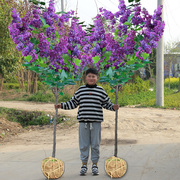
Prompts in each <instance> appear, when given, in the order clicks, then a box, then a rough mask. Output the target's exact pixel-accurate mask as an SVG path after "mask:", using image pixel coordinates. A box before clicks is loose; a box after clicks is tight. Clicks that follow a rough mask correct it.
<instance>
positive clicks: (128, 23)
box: [124, 22, 132, 26]
mask: <svg viewBox="0 0 180 180" xmlns="http://www.w3.org/2000/svg"><path fill="white" fill-rule="evenodd" d="M124 24H125V25H127V26H131V25H132V24H131V23H130V22H125V23H124Z"/></svg>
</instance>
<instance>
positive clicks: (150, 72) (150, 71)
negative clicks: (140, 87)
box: [148, 64, 152, 78]
mask: <svg viewBox="0 0 180 180" xmlns="http://www.w3.org/2000/svg"><path fill="white" fill-rule="evenodd" d="M148 68H149V78H152V70H151V66H150V64H148Z"/></svg>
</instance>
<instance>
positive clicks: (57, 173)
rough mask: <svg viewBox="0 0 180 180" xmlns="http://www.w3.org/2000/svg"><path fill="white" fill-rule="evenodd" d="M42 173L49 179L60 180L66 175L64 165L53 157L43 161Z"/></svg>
mask: <svg viewBox="0 0 180 180" xmlns="http://www.w3.org/2000/svg"><path fill="white" fill-rule="evenodd" d="M42 172H43V174H44V176H45V177H46V178H48V179H58V178H60V177H61V176H62V175H63V173H64V163H63V161H61V160H59V159H56V158H53V157H48V158H45V159H43V161H42Z"/></svg>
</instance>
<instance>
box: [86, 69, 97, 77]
mask: <svg viewBox="0 0 180 180" xmlns="http://www.w3.org/2000/svg"><path fill="white" fill-rule="evenodd" d="M89 73H92V74H95V75H97V76H98V70H97V69H95V68H89V69H87V70H86V76H87V75H88V74H89Z"/></svg>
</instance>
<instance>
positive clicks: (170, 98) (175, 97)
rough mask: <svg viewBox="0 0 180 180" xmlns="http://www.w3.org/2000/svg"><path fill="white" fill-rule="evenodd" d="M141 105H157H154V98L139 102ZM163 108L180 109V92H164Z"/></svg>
mask: <svg viewBox="0 0 180 180" xmlns="http://www.w3.org/2000/svg"><path fill="white" fill-rule="evenodd" d="M141 105H142V106H147V107H158V106H157V105H156V98H153V99H151V100H149V101H146V102H143V103H141ZM164 108H176V109H180V92H176V93H171V94H166V95H165V97H164Z"/></svg>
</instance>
